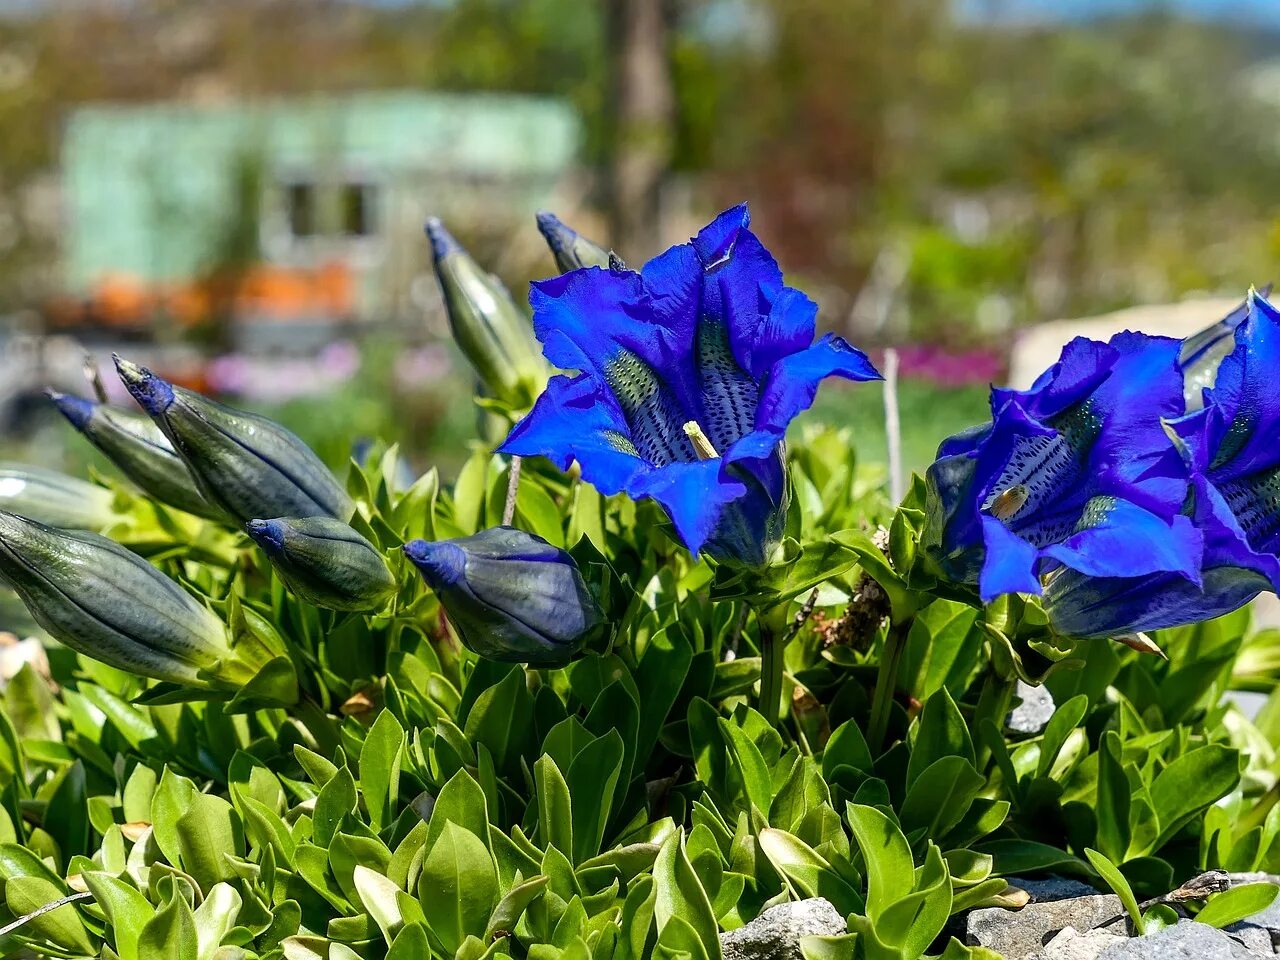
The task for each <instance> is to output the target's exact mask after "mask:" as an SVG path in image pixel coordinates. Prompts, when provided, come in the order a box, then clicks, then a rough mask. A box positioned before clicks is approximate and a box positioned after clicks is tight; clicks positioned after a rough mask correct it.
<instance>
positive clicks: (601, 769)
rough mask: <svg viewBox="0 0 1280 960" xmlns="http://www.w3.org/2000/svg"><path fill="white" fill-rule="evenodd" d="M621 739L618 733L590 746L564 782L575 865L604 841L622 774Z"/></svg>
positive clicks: (584, 749) (610, 732)
mask: <svg viewBox="0 0 1280 960" xmlns="http://www.w3.org/2000/svg"><path fill="white" fill-rule="evenodd" d="M622 758H623V746H622V737H621V736H620V735H619V733H618V731H617V730H610V731H609V735H608V736H605V737H599V738H597V739H596V740H594V741H592V742H591V743H589V744H588V745H587V746H586V747H584V748H583V749H582V751H581V752H580V753H579V754H578V755H577V756H576V757H575V758H574V760H573V764H572V765H571V766H570V767H569V776H568V777H567V778H566V783H567V785H568V788H569V800H570V806H571V809H572V815H573V849H572V850H567V851H562V852H564V853H569V854H572V857H573V862H574V863H575V864H579V863H581V862H582V861H583V860H586V859H587V858H588V857H594V856H595V855H596V854H597V853H598V852H599V851H600V846H601V844H602V843H603V842H604V831H605V825H606V824H607V823H608V820H609V813H610V811H611V810H612V809H613V794H614V790H615V789H616V787H617V785H618V775H619V773H621V772H622Z"/></svg>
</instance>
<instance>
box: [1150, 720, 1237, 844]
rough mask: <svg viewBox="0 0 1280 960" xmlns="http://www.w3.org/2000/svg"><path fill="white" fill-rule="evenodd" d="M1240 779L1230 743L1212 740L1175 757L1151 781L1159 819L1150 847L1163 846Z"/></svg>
mask: <svg viewBox="0 0 1280 960" xmlns="http://www.w3.org/2000/svg"><path fill="white" fill-rule="evenodd" d="M1239 782H1240V754H1239V753H1238V752H1237V751H1235V750H1232V749H1230V748H1229V747H1224V746H1222V745H1220V744H1216V743H1211V744H1207V745H1206V746H1203V747H1197V748H1196V749H1195V750H1192V751H1191V752H1189V753H1184V754H1183V755H1182V756H1180V757H1178V758H1177V759H1175V760H1174V761H1173V762H1172V763H1170V764H1169V766H1167V767H1165V768H1164V769H1163V770H1162V771H1160V773H1159V774H1158V775H1157V776H1156V778H1155V780H1154V781H1153V782H1152V784H1151V804H1152V806H1153V807H1154V808H1155V812H1156V819H1157V820H1158V821H1159V823H1160V835H1159V837H1158V838H1157V840H1156V842H1155V844H1154V846H1153V848H1152V849H1157V850H1158V849H1159V848H1160V847H1162V846H1164V845H1165V844H1166V843H1167V842H1168V841H1169V839H1170V838H1171V837H1172V836H1173V835H1174V834H1175V833H1177V832H1178V831H1179V830H1180V829H1181V828H1182V827H1183V825H1184V824H1186V822H1187V821H1188V820H1190V819H1191V818H1192V817H1194V816H1195V815H1196V814H1197V813H1199V812H1200V811H1201V810H1203V809H1204V808H1205V807H1207V806H1209V804H1211V803H1213V802H1215V801H1216V800H1219V799H1221V798H1222V797H1225V796H1226V795H1227V794H1228V793H1230V792H1231V791H1232V789H1234V788H1235V785H1236V784H1237V783H1239ZM1140 852H1142V853H1146V852H1148V851H1140Z"/></svg>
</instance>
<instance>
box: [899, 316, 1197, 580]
mask: <svg viewBox="0 0 1280 960" xmlns="http://www.w3.org/2000/svg"><path fill="white" fill-rule="evenodd" d="M1179 348H1180V343H1179V341H1177V340H1172V339H1168V338H1163V337H1148V336H1144V335H1142V334H1135V333H1122V334H1119V335H1118V336H1116V337H1113V338H1112V340H1111V341H1110V342H1109V343H1105V344H1104V343H1098V342H1095V341H1091V340H1086V339H1083V338H1080V339H1077V340H1074V341H1073V342H1071V343H1070V344H1068V345H1067V347H1066V348H1065V349H1064V350H1063V352H1062V357H1061V359H1060V360H1059V361H1058V363H1056V364H1055V365H1054V366H1053V367H1052V368H1050V369H1049V370H1048V371H1047V372H1046V373H1045V374H1044V375H1042V376H1041V377H1040V379H1039V380H1037V381H1036V383H1035V384H1034V385H1033V386H1032V387H1031V389H1030V390H1026V391H1011V390H993V391H992V398H991V409H992V422H991V423H990V424H988V425H987V426H985V427H982V428H978V429H976V430H971V431H968V432H966V433H964V434H960V435H958V436H956V437H952V438H951V439H949V440H947V441H944V442H943V444H942V446H941V448H940V449H939V451H938V460H937V462H936V463H934V465H933V466H932V467H930V468H929V471H928V474H927V483H928V490H929V497H928V523H927V525H926V532H925V535H924V537H923V545H924V548H925V551H926V555H927V556H928V557H929V558H930V560H931V561H932V563H933V565H934V566H935V567H936V568H937V570H938V571H939V572H941V573H942V574H943V575H944V576H946V577H948V578H950V579H952V580H955V581H957V582H960V583H970V584H976V585H977V586H978V589H979V593H980V595H981V597H982V599H983V600H984V602H989V601H991V600H993V599H995V598H996V597H998V596H1000V595H1002V594H1006V593H1030V594H1039V593H1041V592H1042V584H1041V578H1042V577H1045V576H1049V575H1056V574H1055V572H1056V571H1060V570H1063V569H1066V570H1074V571H1076V572H1077V573H1079V574H1081V575H1082V576H1084V577H1088V578H1098V577H1108V578H1132V577H1143V576H1147V575H1151V574H1170V575H1173V576H1176V577H1178V578H1181V579H1183V580H1185V581H1187V582H1188V583H1189V584H1190V585H1192V586H1198V584H1199V580H1200V572H1199V571H1200V558H1201V553H1202V537H1201V534H1200V532H1199V531H1198V530H1197V529H1196V527H1195V525H1194V524H1193V523H1192V521H1191V519H1190V518H1189V517H1187V516H1183V515H1182V508H1183V505H1184V503H1185V501H1186V496H1187V489H1188V477H1187V468H1186V466H1185V464H1184V463H1183V462H1182V458H1181V457H1179V456H1178V453H1177V451H1176V450H1175V449H1174V447H1173V445H1172V444H1171V443H1170V442H1169V439H1168V436H1167V435H1166V434H1165V432H1164V429H1163V427H1162V424H1161V420H1162V419H1163V418H1170V417H1176V416H1179V415H1180V414H1181V413H1182V411H1183V396H1182V377H1181V374H1180V372H1179V370H1178V367H1177V360H1178V352H1179Z"/></svg>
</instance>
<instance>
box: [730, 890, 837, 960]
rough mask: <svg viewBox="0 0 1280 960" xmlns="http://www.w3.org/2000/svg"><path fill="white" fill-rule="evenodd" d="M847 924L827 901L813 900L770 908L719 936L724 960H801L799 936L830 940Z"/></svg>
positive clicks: (819, 898) (820, 898) (833, 905)
mask: <svg viewBox="0 0 1280 960" xmlns="http://www.w3.org/2000/svg"><path fill="white" fill-rule="evenodd" d="M846 930H848V924H846V923H845V919H844V917H843V916H841V915H840V911H839V910H837V909H836V908H835V904H833V903H832V902H831V901H830V900H825V899H823V898H822V897H814V898H813V899H811V900H799V901H796V902H794V903H780V904H778V906H776V907H770V908H769V909H768V910H766V911H765V912H764V913H762V914H760V916H758V917H756V918H755V919H754V920H752V921H751V922H750V923H748V924H747V925H746V926H742V927H739V928H738V929H737V930H730V931H729V932H728V933H722V934H720V949H721V951H722V952H723V953H724V960H801V958H802V956H803V955H802V954H801V952H800V938H801V937H831V936H835V935H836V934H840V933H844V932H845V931H846Z"/></svg>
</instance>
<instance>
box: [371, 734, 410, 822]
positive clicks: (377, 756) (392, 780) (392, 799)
mask: <svg viewBox="0 0 1280 960" xmlns="http://www.w3.org/2000/svg"><path fill="white" fill-rule="evenodd" d="M404 745H405V736H404V728H403V727H401V726H400V721H399V720H397V719H396V718H395V715H394V714H393V713H392V712H391V711H390V710H383V711H382V712H381V713H380V714H378V719H377V720H375V721H374V723H373V726H372V727H371V728H370V729H369V733H368V735H367V736H366V737H365V740H364V746H363V747H361V748H360V793H361V794H362V795H363V796H364V802H365V807H366V808H367V809H368V811H369V825H370V826H371V827H373V829H374V830H375V831H377V830H381V829H382V828H383V827H385V826H386V825H387V824H388V823H390V822H391V819H392V818H393V817H394V815H395V810H396V806H397V804H398V803H399V798H400V761H401V758H402V757H403V755H404Z"/></svg>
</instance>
